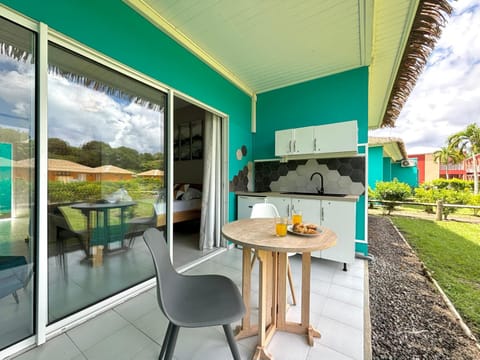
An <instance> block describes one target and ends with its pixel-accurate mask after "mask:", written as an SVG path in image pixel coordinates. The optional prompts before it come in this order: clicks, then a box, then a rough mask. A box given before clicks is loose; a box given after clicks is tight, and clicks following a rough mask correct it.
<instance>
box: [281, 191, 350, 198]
mask: <svg viewBox="0 0 480 360" xmlns="http://www.w3.org/2000/svg"><path fill="white" fill-rule="evenodd" d="M280 194H286V195H310V196H311V195H315V196H334V197H345V196H347V195H345V194H319V193H312V192H301V191H285V192H281V193H280Z"/></svg>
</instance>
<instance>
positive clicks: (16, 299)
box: [12, 290, 19, 304]
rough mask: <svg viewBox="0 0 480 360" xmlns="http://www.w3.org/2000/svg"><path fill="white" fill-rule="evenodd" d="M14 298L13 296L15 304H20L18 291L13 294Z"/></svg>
mask: <svg viewBox="0 0 480 360" xmlns="http://www.w3.org/2000/svg"><path fill="white" fill-rule="evenodd" d="M12 296H13V298H14V299H15V302H16V303H17V304H19V301H18V295H17V291H16V290H14V291H13V292H12Z"/></svg>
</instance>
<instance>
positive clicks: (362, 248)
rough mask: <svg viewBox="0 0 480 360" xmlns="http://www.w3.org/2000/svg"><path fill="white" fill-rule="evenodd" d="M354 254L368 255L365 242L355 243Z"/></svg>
mask: <svg viewBox="0 0 480 360" xmlns="http://www.w3.org/2000/svg"><path fill="white" fill-rule="evenodd" d="M355 252H357V253H361V254H363V255H365V256H367V255H368V243H365V242H358V241H357V242H355Z"/></svg>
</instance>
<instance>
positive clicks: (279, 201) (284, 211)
mask: <svg viewBox="0 0 480 360" xmlns="http://www.w3.org/2000/svg"><path fill="white" fill-rule="evenodd" d="M267 203H270V204H273V205H275V207H276V208H277V210H278V213H279V214H280V216H287V217H288V216H290V207H291V202H290V198H283V197H268V198H267Z"/></svg>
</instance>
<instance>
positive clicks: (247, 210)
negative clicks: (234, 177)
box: [237, 195, 265, 219]
mask: <svg viewBox="0 0 480 360" xmlns="http://www.w3.org/2000/svg"><path fill="white" fill-rule="evenodd" d="M263 202H265V198H264V197H261V196H245V195H238V196H237V219H248V218H249V217H250V214H251V213H252V208H253V205H254V204H257V203H263Z"/></svg>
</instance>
